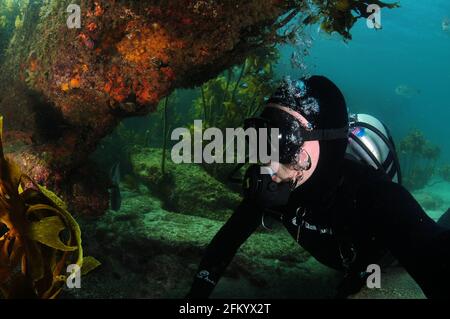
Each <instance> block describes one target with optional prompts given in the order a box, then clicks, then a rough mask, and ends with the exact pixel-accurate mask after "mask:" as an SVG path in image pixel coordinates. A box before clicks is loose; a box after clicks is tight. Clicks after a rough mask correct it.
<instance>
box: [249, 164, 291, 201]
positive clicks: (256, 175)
mask: <svg viewBox="0 0 450 319" xmlns="http://www.w3.org/2000/svg"><path fill="white" fill-rule="evenodd" d="M243 188H244V198H245V199H248V200H249V201H250V202H253V203H257V204H258V205H259V206H260V207H262V208H275V207H281V206H284V205H286V204H287V202H288V200H289V196H290V194H291V185H290V184H289V183H275V182H274V181H273V180H272V176H271V175H270V174H262V173H261V166H259V165H252V166H250V167H249V169H248V170H247V172H246V173H245V177H244V185H243Z"/></svg>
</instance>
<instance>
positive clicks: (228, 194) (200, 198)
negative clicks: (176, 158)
mask: <svg viewBox="0 0 450 319" xmlns="http://www.w3.org/2000/svg"><path fill="white" fill-rule="evenodd" d="M168 153H169V152H168ZM161 159H162V150H161V149H157V148H136V149H135V150H134V152H132V154H131V163H132V166H133V170H134V173H135V175H136V176H137V177H138V178H139V179H140V181H141V182H142V183H144V184H145V185H146V186H147V187H148V188H149V190H150V192H152V193H153V194H155V195H158V196H159V198H161V199H162V201H163V203H164V207H166V208H167V209H170V210H172V211H176V212H181V213H184V214H190V215H195V216H202V217H208V218H213V219H217V220H226V219H227V218H228V217H229V216H230V214H231V213H232V211H233V209H234V208H236V207H237V205H238V204H239V202H240V200H241V198H240V196H239V195H238V194H237V193H234V192H232V191H231V190H230V189H228V188H227V187H226V186H225V185H223V184H222V183H220V182H219V181H217V180H216V179H214V178H213V177H212V176H210V175H209V174H208V173H207V172H206V171H205V170H204V169H202V168H201V167H200V166H199V165H197V164H179V165H175V164H174V163H173V162H171V161H170V160H169V159H167V160H166V175H163V174H162V173H161Z"/></svg>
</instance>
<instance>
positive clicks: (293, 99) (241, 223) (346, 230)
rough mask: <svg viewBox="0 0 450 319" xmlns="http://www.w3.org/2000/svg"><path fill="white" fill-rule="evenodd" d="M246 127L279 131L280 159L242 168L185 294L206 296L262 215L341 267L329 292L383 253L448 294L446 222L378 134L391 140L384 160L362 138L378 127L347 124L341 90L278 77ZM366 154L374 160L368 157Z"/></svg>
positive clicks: (437, 292) (359, 282)
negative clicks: (228, 212)
mask: <svg viewBox="0 0 450 319" xmlns="http://www.w3.org/2000/svg"><path fill="white" fill-rule="evenodd" d="M352 121H353V120H352ZM353 124H354V123H353ZM246 127H247V128H248V127H254V128H269V129H273V128H277V129H278V130H279V134H278V139H279V140H278V147H279V152H278V154H279V162H275V161H271V162H270V163H267V164H266V165H265V166H264V167H265V168H266V170H267V171H268V172H270V173H271V174H263V173H262V170H261V167H262V166H261V165H252V166H250V168H249V169H248V170H247V172H246V174H245V178H244V199H243V201H242V202H241V204H240V205H239V206H238V207H237V209H236V210H235V212H234V214H233V215H232V216H231V217H230V219H229V220H228V221H227V222H226V223H225V224H224V226H223V227H222V228H221V229H220V231H219V232H218V233H217V234H216V235H215V237H214V238H213V240H212V241H211V243H210V244H209V245H208V247H207V249H206V252H205V255H204V257H203V259H202V261H201V263H200V266H199V269H198V272H197V274H196V275H195V278H194V282H193V284H192V287H191V289H190V291H189V293H188V295H187V298H193V299H195V298H208V297H209V296H210V294H211V293H212V291H213V290H214V287H215V286H216V284H217V282H218V281H219V279H220V278H221V276H222V275H223V273H224V272H225V270H226V268H227V266H228V265H229V263H230V262H231V260H232V259H233V257H234V255H235V254H236V252H237V250H238V249H239V247H240V246H241V245H242V244H243V243H244V242H245V241H246V240H247V238H248V237H249V236H250V235H251V234H252V233H253V232H255V231H256V229H257V228H258V227H259V226H260V225H261V221H262V222H263V225H264V218H265V217H267V216H271V217H274V218H276V219H278V220H279V221H280V222H281V223H282V224H283V225H284V226H285V228H286V229H287V230H288V232H289V233H290V234H291V235H292V237H293V238H294V240H295V241H296V242H297V243H298V244H299V245H300V246H302V247H303V248H304V249H305V250H306V251H308V252H309V253H310V254H311V255H312V256H313V257H314V258H316V259H317V260H318V261H319V262H321V263H323V264H324V265H326V266H329V267H331V268H334V269H337V270H339V271H342V272H343V274H344V276H343V281H342V283H341V284H340V285H339V287H337V290H336V295H335V297H336V298H347V297H349V296H350V295H352V294H355V293H357V292H358V291H359V290H360V289H361V288H362V287H363V286H364V285H365V284H366V280H367V277H368V276H369V275H370V274H368V273H367V272H366V271H367V266H368V265H371V264H378V265H381V264H382V260H383V259H385V258H386V256H388V255H390V256H392V257H393V258H395V260H397V261H398V262H399V263H400V264H401V265H402V266H403V267H404V268H405V269H406V271H407V272H408V273H409V274H410V275H411V277H412V278H413V279H414V280H415V281H416V282H417V283H418V285H419V286H420V287H421V289H422V290H423V292H424V294H425V295H426V296H427V297H428V298H449V297H450V229H449V228H446V227H444V226H441V225H439V224H438V223H436V222H435V221H434V220H432V219H431V218H430V217H429V216H428V215H427V214H426V213H425V212H424V210H423V209H422V208H421V206H420V205H419V204H418V202H417V201H416V200H415V199H414V197H413V196H412V195H411V194H410V193H409V192H408V191H407V190H406V189H405V188H404V187H403V186H401V182H400V183H399V180H400V169H399V166H398V160H397V158H396V155H395V147H394V146H393V143H392V139H390V138H389V139H390V140H387V138H384V140H386V141H387V142H391V143H390V144H389V145H390V146H389V149H388V152H386V154H385V155H384V157H383V158H381V160H382V162H381V163H380V158H378V161H377V158H376V156H374V155H373V153H374V151H373V150H370V149H368V148H367V147H366V146H367V145H366V144H365V145H363V144H364V143H361V140H363V141H364V139H363V137H364V135H365V134H367V133H368V131H369V129H367V128H373V129H374V130H375V131H377V128H374V127H373V126H372V125H366V129H364V125H363V124H361V123H360V127H357V126H354V127H353V128H354V129H353V131H352V123H351V121H350V120H349V115H348V112H347V107H346V103H345V99H344V96H343V94H342V93H341V91H340V90H339V88H338V87H337V86H336V85H335V84H334V83H333V82H332V81H330V80H329V79H327V78H326V77H323V76H312V77H309V78H303V79H300V80H296V81H293V80H284V81H283V83H282V85H281V86H280V87H279V88H278V89H277V91H276V92H275V93H274V94H273V95H272V96H271V97H270V99H269V100H268V102H267V104H266V105H265V108H264V110H263V112H262V114H261V115H260V117H258V118H253V119H248V120H246ZM381 129H382V128H380V127H379V129H378V131H380V130H381ZM386 130H387V129H386ZM355 136H357V137H360V138H359V139H355V138H354V137H355ZM357 140H359V142H357V143H356V144H355V143H354V142H355V141H357ZM271 145H273V144H271ZM352 145H353V149H356V148H355V146H358V145H359V146H360V147H362V148H364V149H365V150H366V151H368V152H369V153H370V154H369V155H368V156H366V157H367V159H365V160H362V159H361V157H363V156H360V158H359V159H358V156H355V152H353V155H352V152H351V151H349V149H350V148H352ZM372 149H373V148H372ZM370 160H373V161H377V162H378V164H377V165H367V163H368V162H369V161H370ZM374 166H375V167H374ZM448 214H449V212H447V214H446V215H448ZM447 217H448V216H447Z"/></svg>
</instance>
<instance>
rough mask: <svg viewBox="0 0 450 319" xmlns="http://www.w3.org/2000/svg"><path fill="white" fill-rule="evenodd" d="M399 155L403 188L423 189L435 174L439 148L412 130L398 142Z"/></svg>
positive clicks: (419, 132) (415, 130)
mask: <svg viewBox="0 0 450 319" xmlns="http://www.w3.org/2000/svg"><path fill="white" fill-rule="evenodd" d="M399 153H400V160H401V165H402V170H403V175H404V178H403V181H404V184H405V186H406V187H407V188H408V189H409V190H416V189H420V188H423V187H425V186H426V185H427V183H428V182H429V181H430V179H431V178H432V177H433V175H434V174H435V172H436V168H437V167H436V161H437V159H438V158H439V156H440V153H441V151H440V148H439V147H438V146H436V145H433V144H432V143H431V142H430V141H428V140H427V139H426V138H425V136H424V135H423V133H422V132H421V131H420V130H418V129H414V130H412V131H411V132H410V133H409V134H408V135H407V136H406V137H405V138H404V139H403V140H401V141H400V145H399Z"/></svg>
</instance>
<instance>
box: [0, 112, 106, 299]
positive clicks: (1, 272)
mask: <svg viewBox="0 0 450 319" xmlns="http://www.w3.org/2000/svg"><path fill="white" fill-rule="evenodd" d="M2 128H3V118H2V117H0V223H1V224H2V226H3V231H2V235H3V236H2V237H1V238H0V292H1V293H2V295H3V297H4V298H8V299H10V298H41V299H49V298H56V297H57V296H58V295H59V294H60V292H61V291H62V289H63V287H64V285H65V284H66V280H67V278H68V276H70V275H71V274H68V273H67V272H66V269H67V266H68V265H69V264H76V265H78V266H79V267H81V274H86V273H88V272H89V271H91V270H93V269H95V268H96V267H97V266H99V264H100V263H99V262H98V261H97V260H95V259H94V258H92V257H83V248H82V245H81V230H80V227H79V225H78V224H77V222H76V221H75V219H74V218H73V217H72V216H71V215H70V213H69V212H68V210H67V205H66V204H65V203H64V201H62V200H61V199H60V198H59V197H58V196H57V195H56V194H54V193H53V192H51V191H50V190H48V189H46V188H45V187H43V186H41V185H38V184H37V183H35V182H34V181H33V180H32V179H31V178H30V177H29V176H27V175H26V174H24V173H23V172H22V171H21V169H20V168H19V167H18V166H17V165H16V164H15V163H14V162H13V161H10V160H8V159H7V158H6V157H5V155H4V152H3V139H2Z"/></svg>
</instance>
